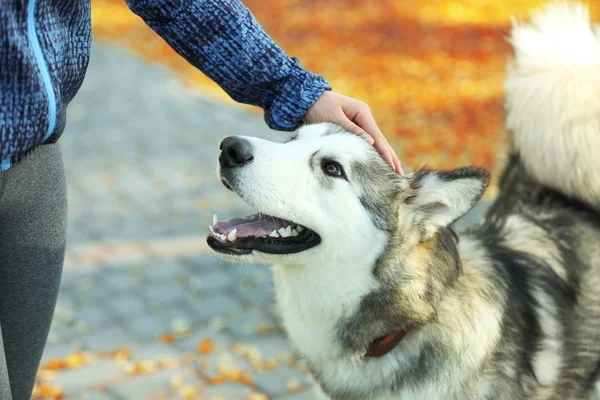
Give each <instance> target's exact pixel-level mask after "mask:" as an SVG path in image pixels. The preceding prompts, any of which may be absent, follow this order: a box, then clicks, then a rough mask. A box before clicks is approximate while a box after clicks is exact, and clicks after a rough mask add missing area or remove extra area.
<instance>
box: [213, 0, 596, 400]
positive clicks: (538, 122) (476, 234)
mask: <svg viewBox="0 0 600 400" xmlns="http://www.w3.org/2000/svg"><path fill="white" fill-rule="evenodd" d="M511 42H512V44H513V46H514V49H515V57H514V60H513V61H512V63H511V64H510V66H509V70H508V76H507V80H506V108H507V126H508V128H509V130H510V131H511V133H512V145H513V146H512V152H511V157H510V161H509V163H508V166H507V168H506V170H505V171H504V174H503V176H502V179H501V183H500V194H499V196H498V198H497V199H496V201H495V202H494V204H493V205H492V206H491V208H490V209H489V211H488V213H487V215H486V216H485V218H484V220H483V221H482V222H481V223H480V224H479V225H477V226H474V227H472V228H470V229H469V230H467V231H466V232H464V233H462V234H460V235H457V234H455V233H454V232H453V231H452V227H451V226H452V224H453V222H454V221H456V220H457V219H458V218H460V217H461V216H463V215H464V214H465V213H466V212H467V211H469V209H471V208H472V206H473V205H474V204H475V203H476V202H477V201H478V200H479V198H480V197H481V195H482V194H483V192H484V190H485V189H486V186H487V185H488V181H489V174H488V172H487V171H486V170H484V169H481V168H475V167H466V168H459V169H455V170H450V171H438V170H426V169H423V170H417V171H416V172H414V173H411V174H409V175H406V176H404V177H402V176H398V175H396V174H394V173H393V172H392V170H391V168H390V167H389V166H388V165H387V164H386V163H385V162H384V161H383V159H382V158H381V157H380V156H379V155H378V154H377V152H376V150H375V149H374V148H373V147H371V146H369V145H368V144H367V143H366V142H365V141H364V140H363V139H361V138H359V137H358V136H355V135H353V134H350V133H348V132H346V131H344V130H343V129H341V128H340V127H338V126H334V125H331V124H315V125H308V126H305V127H303V128H301V129H300V130H299V131H298V132H297V135H296V136H295V137H294V138H293V139H292V140H290V141H288V142H287V143H272V142H268V141H264V140H259V139H255V138H248V137H229V138H227V139H225V140H224V141H223V142H222V145H221V153H220V156H219V167H218V173H219V178H220V180H221V181H222V183H223V184H224V185H225V186H226V187H227V188H229V189H230V190H232V191H234V192H235V193H237V194H238V195H239V196H240V197H241V198H242V199H244V200H245V201H246V202H247V203H249V204H250V205H252V206H253V207H256V208H257V209H258V211H259V213H258V214H255V215H251V216H248V217H244V218H233V219H230V220H228V221H215V222H214V223H213V225H212V226H211V228H210V229H211V232H210V234H209V236H208V238H207V241H208V244H209V245H210V247H211V248H212V249H214V250H215V251H216V252H218V253H220V254H223V255H224V257H225V258H226V259H228V260H231V261H234V262H244V263H248V262H250V263H272V264H275V266H274V267H273V269H274V276H275V278H274V279H275V291H276V297H277V303H278V308H279V311H280V313H281V317H282V320H283V324H284V327H285V329H286V331H287V334H288V336H289V339H290V341H291V343H292V344H293V346H294V347H295V349H296V350H297V351H298V352H299V353H300V354H301V355H302V356H304V357H305V358H306V359H307V360H308V362H309V366H310V370H311V373H312V375H313V377H314V379H315V380H316V382H317V383H318V386H319V392H320V396H323V397H324V398H330V399H335V400H369V399H372V400H380V399H381V400H383V399H423V400H436V399H440V400H442V399H443V400H446V399H457V400H469V399H473V400H480V399H490V400H491V399H494V400H496V399H507V400H515V399H534V400H535V399H578V400H579V399H592V398H599V391H598V389H599V386H600V385H599V383H598V382H599V380H600V161H599V160H600V29H599V28H598V27H596V26H593V25H591V23H590V21H589V16H588V12H587V9H586V8H585V7H584V6H582V5H567V4H560V3H556V4H552V5H549V6H548V7H547V8H545V9H544V10H543V11H541V12H539V13H538V14H535V15H534V16H533V19H532V21H531V23H529V24H516V25H515V26H514V28H513V30H512V36H511ZM596 157H597V158H596Z"/></svg>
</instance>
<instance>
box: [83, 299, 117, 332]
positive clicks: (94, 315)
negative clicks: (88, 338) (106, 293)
mask: <svg viewBox="0 0 600 400" xmlns="http://www.w3.org/2000/svg"><path fill="white" fill-rule="evenodd" d="M115 317H116V315H115V313H114V312H112V311H109V310H107V309H105V308H103V307H98V306H94V305H87V306H85V307H82V308H79V309H77V310H76V311H75V321H76V322H77V323H81V324H84V325H85V326H86V327H87V328H88V329H94V328H97V327H101V326H105V325H106V323H107V322H108V321H109V320H110V319H111V318H115Z"/></svg>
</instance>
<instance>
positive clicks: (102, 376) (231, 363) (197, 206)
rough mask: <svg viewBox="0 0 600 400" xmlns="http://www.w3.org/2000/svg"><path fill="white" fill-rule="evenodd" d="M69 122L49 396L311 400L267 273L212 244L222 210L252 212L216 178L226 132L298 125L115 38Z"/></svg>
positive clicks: (95, 61)
mask: <svg viewBox="0 0 600 400" xmlns="http://www.w3.org/2000/svg"><path fill="white" fill-rule="evenodd" d="M67 126H68V128H67V132H65V134H64V136H63V138H62V139H61V143H62V149H63V152H64V157H65V166H66V170H67V180H68V186H69V214H70V220H69V234H68V250H67V258H66V262H65V271H64V277H63V284H62V288H61V292H60V295H59V300H58V306H57V309H56V313H55V318H54V322H53V325H52V328H51V332H50V336H49V339H48V344H47V347H46V351H45V354H44V358H43V360H42V368H41V370H40V374H39V382H38V386H37V393H38V395H40V396H44V395H45V396H47V397H52V396H56V397H58V394H59V393H62V395H64V396H65V397H66V398H67V399H73V400H75V399H76V400H84V399H87V400H107V399H121V400H126V399H144V398H164V399H177V398H182V399H194V398H202V399H211V398H215V399H216V398H220V399H255V400H258V399H265V398H267V397H266V396H268V398H272V399H281V400H305V399H310V398H311V395H310V392H309V390H308V389H309V386H310V384H309V381H308V375H307V374H306V372H305V367H304V365H303V364H302V362H301V361H298V360H295V359H294V358H293V357H292V355H291V350H290V348H289V346H288V345H287V343H286V339H285V336H284V335H283V333H281V331H280V329H279V328H278V324H277V318H276V316H275V314H274V312H273V307H272V303H273V298H272V288H271V283H270V276H269V271H268V269H267V268H265V267H263V266H253V265H230V264H228V263H225V262H221V261H220V260H219V258H217V257H215V256H214V255H213V254H211V253H210V251H208V248H207V246H206V245H205V234H206V232H207V225H208V224H209V223H210V221H211V219H212V215H213V213H215V212H217V213H218V214H219V215H221V216H223V217H225V216H230V215H234V214H243V213H247V212H250V211H251V210H250V209H249V208H248V207H247V206H246V205H245V204H243V203H242V202H241V201H240V200H239V199H237V198H236V197H235V196H232V195H231V193H230V192H228V191H227V190H226V189H224V188H222V187H221V186H220V184H219V183H218V182H217V180H216V178H215V173H214V170H215V162H216V157H217V151H218V145H219V142H220V141H221V140H222V139H223V138H224V137H226V136H229V135H234V134H243V135H251V136H260V137H264V138H268V139H271V140H284V139H285V138H286V137H287V135H286V134H283V133H279V132H271V131H269V130H268V129H267V128H266V126H265V124H264V123H263V121H262V117H261V116H260V115H256V114H252V113H248V112H247V111H243V110H241V109H238V108H234V107H231V106H226V105H223V104H219V103H215V102H212V101H210V100H207V99H205V98H203V97H202V96H201V94H198V93H194V92H191V91H189V90H187V89H185V88H184V87H183V86H182V85H180V83H179V81H178V80H177V78H176V76H175V75H174V74H173V73H172V72H171V71H168V70H165V69H164V68H162V67H159V66H155V65H148V64H147V63H144V62H142V61H140V60H138V59H137V58H135V57H133V56H131V55H130V54H129V53H126V52H123V51H121V50H117V49H114V48H109V47H105V46H102V45H96V46H94V49H93V54H92V61H91V64H90V68H89V72H88V75H87V78H86V81H85V83H84V85H83V88H82V89H81V91H80V93H79V95H78V96H77V97H76V99H75V100H74V102H73V103H72V104H71V106H70V108H69V121H68V125H67ZM59 387H60V388H61V389H58V388H59ZM198 396H201V397H198Z"/></svg>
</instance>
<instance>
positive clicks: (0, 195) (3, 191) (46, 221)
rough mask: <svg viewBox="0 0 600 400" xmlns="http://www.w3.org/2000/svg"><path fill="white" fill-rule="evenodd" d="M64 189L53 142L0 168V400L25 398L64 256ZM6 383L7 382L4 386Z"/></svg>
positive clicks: (57, 154)
mask: <svg viewBox="0 0 600 400" xmlns="http://www.w3.org/2000/svg"><path fill="white" fill-rule="evenodd" d="M66 222H67V193H66V185H65V174H64V170H63V163H62V157H61V153H60V150H59V147H58V144H52V145H45V146H40V147H38V148H37V149H36V150H35V151H34V152H33V153H32V154H31V155H30V156H29V157H27V158H26V159H25V160H23V161H22V162H21V163H19V164H18V165H16V166H15V167H13V168H11V169H9V170H8V171H5V172H0V330H1V333H0V399H1V400H5V399H6V400H8V399H11V392H12V400H29V399H30V398H31V391H32V389H33V384H34V381H35V376H36V373H37V369H38V367H39V363H40V359H41V357H42V352H43V351H44V346H45V344H46V338H47V336H48V331H49V329H50V323H51V322H52V315H53V314H54V307H55V306H56V297H57V294H58V288H59V284H60V279H61V274H62V267H63V261H64V255H65V238H66V227H67V225H66ZM8 382H10V387H8Z"/></svg>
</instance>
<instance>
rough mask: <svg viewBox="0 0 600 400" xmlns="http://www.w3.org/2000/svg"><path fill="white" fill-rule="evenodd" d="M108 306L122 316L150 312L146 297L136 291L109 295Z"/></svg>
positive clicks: (126, 316)
mask: <svg viewBox="0 0 600 400" xmlns="http://www.w3.org/2000/svg"><path fill="white" fill-rule="evenodd" d="M106 306H107V307H108V308H110V309H111V310H112V311H113V312H114V313H115V314H116V315H118V316H119V317H121V318H128V317H134V316H138V315H145V314H148V313H149V311H148V308H147V307H146V305H145V302H144V299H143V298H142V297H141V296H139V295H136V294H135V293H131V294H129V293H115V294H112V295H110V296H109V299H108V300H107V302H106Z"/></svg>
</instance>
